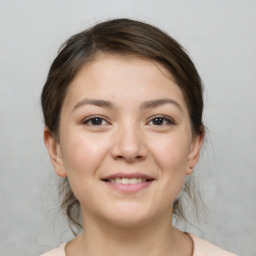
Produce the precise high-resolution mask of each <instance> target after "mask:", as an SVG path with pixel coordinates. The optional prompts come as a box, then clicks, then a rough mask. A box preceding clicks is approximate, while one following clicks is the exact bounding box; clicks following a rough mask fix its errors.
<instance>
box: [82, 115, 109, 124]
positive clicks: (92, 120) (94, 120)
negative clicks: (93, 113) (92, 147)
mask: <svg viewBox="0 0 256 256" xmlns="http://www.w3.org/2000/svg"><path fill="white" fill-rule="evenodd" d="M83 124H86V125H92V126H100V125H106V124H107V121H106V120H104V119H103V118H101V117H93V118H89V119H87V120H85V121H84V122H83Z"/></svg>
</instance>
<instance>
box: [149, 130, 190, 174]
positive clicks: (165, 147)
mask: <svg viewBox="0 0 256 256" xmlns="http://www.w3.org/2000/svg"><path fill="white" fill-rule="evenodd" d="M154 141H155V142H154V143H152V146H151V147H150V148H151V149H152V151H153V155H154V156H155V161H156V162H157V164H158V165H159V167H161V170H162V171H163V173H162V174H163V175H164V174H165V172H167V173H168V174H170V173H173V174H174V173H180V172H186V166H187V159H188V152H189V143H187V141H186V140H185V139H184V137H183V136H172V134H171V135H170V136H166V137H164V138H158V139H157V140H154ZM156 141H157V142H156Z"/></svg>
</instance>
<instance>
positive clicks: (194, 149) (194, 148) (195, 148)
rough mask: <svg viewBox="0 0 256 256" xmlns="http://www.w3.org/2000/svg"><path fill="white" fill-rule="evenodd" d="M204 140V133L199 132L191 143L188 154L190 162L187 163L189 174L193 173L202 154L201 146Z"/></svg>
mask: <svg viewBox="0 0 256 256" xmlns="http://www.w3.org/2000/svg"><path fill="white" fill-rule="evenodd" d="M203 140H204V135H203V134H199V135H197V136H196V137H195V138H194V139H193V142H192V144H191V147H190V152H189V156H188V163H187V172H186V174H187V175H191V174H192V173H193V168H194V166H195V165H196V164H197V162H198V160H199V156H200V150H201V146H202V143H203Z"/></svg>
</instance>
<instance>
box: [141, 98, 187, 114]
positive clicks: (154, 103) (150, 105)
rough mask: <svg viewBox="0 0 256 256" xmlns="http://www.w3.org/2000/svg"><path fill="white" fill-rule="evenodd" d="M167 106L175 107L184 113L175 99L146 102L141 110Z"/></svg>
mask: <svg viewBox="0 0 256 256" xmlns="http://www.w3.org/2000/svg"><path fill="white" fill-rule="evenodd" d="M165 104H172V105H175V106H176V107H177V108H178V109H179V110H181V111H182V112H183V109H182V107H181V105H180V104H179V103H178V102H177V101H175V100H173V99H157V100H150V101H146V102H144V103H143V104H142V105H141V108H142V109H149V108H156V107H159V106H162V105H165Z"/></svg>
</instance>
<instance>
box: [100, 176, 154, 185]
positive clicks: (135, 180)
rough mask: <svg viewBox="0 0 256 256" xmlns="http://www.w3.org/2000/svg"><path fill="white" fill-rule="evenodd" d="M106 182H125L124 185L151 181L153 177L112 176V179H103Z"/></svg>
mask: <svg viewBox="0 0 256 256" xmlns="http://www.w3.org/2000/svg"><path fill="white" fill-rule="evenodd" d="M103 181H105V182H110V183H115V184H123V185H128V184H139V183H144V182H150V181H153V179H145V178H142V177H139V178H136V177H133V178H121V177H118V178H112V179H103Z"/></svg>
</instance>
